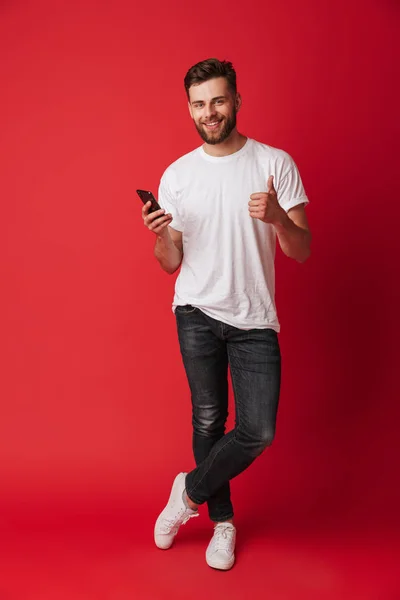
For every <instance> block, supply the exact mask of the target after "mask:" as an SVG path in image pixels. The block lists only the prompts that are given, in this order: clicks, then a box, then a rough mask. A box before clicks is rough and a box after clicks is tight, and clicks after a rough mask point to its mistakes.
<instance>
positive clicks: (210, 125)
mask: <svg viewBox="0 0 400 600" xmlns="http://www.w3.org/2000/svg"><path fill="white" fill-rule="evenodd" d="M218 123H219V121H214V122H213V123H206V125H207V127H212V126H213V125H218Z"/></svg>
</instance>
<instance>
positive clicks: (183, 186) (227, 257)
mask: <svg viewBox="0 0 400 600" xmlns="http://www.w3.org/2000/svg"><path fill="white" fill-rule="evenodd" d="M270 175H273V176H274V187H275V189H276V191H277V195H278V201H279V203H280V204H281V206H282V207H283V208H284V209H285V210H286V211H288V210H289V209H290V208H293V207H294V206H296V205H298V204H302V203H304V204H307V203H308V199H307V196H306V194H305V191H304V188H303V184H302V182H301V178H300V174H299V172H298V170H297V167H296V165H295V163H294V161H293V159H292V158H291V157H290V156H289V155H288V154H287V153H286V152H284V151H283V150H278V149H276V148H272V147H271V146H267V145H265V144H261V143H260V142H257V141H255V140H252V139H250V138H248V139H247V141H246V143H245V145H244V146H243V147H242V148H241V149H240V150H239V151H238V152H235V153H234V154H230V155H228V156H222V157H215V156H210V155H208V154H206V152H205V151H204V149H203V147H202V146H200V147H199V148H196V150H193V151H192V152H189V153H188V154H185V155H184V156H182V157H181V158H179V159H178V160H177V161H175V162H174V163H172V165H170V166H169V167H168V168H167V169H166V171H165V172H164V174H163V176H162V178H161V182H160V188H159V194H158V197H159V203H160V205H161V206H162V207H163V208H165V210H166V211H167V212H169V213H171V214H172V217H173V220H172V222H171V227H173V228H174V229H176V230H177V231H181V232H182V240H183V259H182V264H181V270H180V273H179V276H178V278H177V280H176V285H175V296H174V300H173V304H172V309H173V311H175V307H176V306H179V305H185V304H191V305H192V306H195V307H198V308H199V309H200V310H202V311H203V312H204V313H205V314H206V315H209V316H210V317H213V318H214V319H218V320H219V321H222V322H223V323H227V324H228V325H233V326H234V327H238V328H239V329H253V328H254V329H265V328H272V329H274V330H275V331H279V329H280V326H279V321H278V317H277V312H276V307H275V270H274V259H275V247H276V232H275V228H274V227H273V226H272V225H270V224H267V223H264V222H262V221H260V220H259V219H254V218H252V217H250V215H249V209H248V202H249V200H250V195H251V194H253V193H255V192H266V191H267V181H268V177H269V176H270Z"/></svg>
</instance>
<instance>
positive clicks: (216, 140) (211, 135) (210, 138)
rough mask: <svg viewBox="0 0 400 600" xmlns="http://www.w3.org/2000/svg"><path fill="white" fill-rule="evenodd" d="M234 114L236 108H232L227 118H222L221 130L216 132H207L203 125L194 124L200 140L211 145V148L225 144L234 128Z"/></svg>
mask: <svg viewBox="0 0 400 600" xmlns="http://www.w3.org/2000/svg"><path fill="white" fill-rule="evenodd" d="M236 112H237V111H236V108H234V109H233V111H232V114H230V115H229V116H228V117H222V125H221V129H220V130H219V131H218V132H217V131H216V132H213V131H207V130H206V129H205V128H204V125H200V124H199V125H198V124H197V123H196V122H195V123H194V124H195V127H196V129H197V132H198V134H199V135H200V137H201V139H202V140H204V141H205V142H206V144H211V145H213V146H214V145H215V144H221V143H222V142H225V140H226V139H228V137H229V136H230V135H231V133H232V131H233V130H234V129H235V127H236Z"/></svg>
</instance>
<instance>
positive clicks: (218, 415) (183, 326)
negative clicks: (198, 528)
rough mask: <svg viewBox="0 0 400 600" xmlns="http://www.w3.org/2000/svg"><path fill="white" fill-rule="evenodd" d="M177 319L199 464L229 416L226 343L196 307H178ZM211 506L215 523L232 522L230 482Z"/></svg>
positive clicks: (214, 496) (215, 495) (213, 496)
mask: <svg viewBox="0 0 400 600" xmlns="http://www.w3.org/2000/svg"><path fill="white" fill-rule="evenodd" d="M176 320H177V327H178V337H179V343H180V348H181V354H182V358H183V363H184V366H185V370H186V375H187V379H188V382H189V386H190V390H191V394H192V408H193V413H192V415H193V416H192V423H193V453H194V457H195V461H196V464H197V465H199V464H201V463H202V462H203V461H204V460H205V459H206V458H207V456H208V455H209V453H210V451H211V449H212V448H213V446H214V445H215V443H216V442H218V440H220V439H221V438H222V437H223V435H224V433H225V423H226V419H227V416H228V381H227V368H228V357H227V349H226V342H225V341H223V340H221V339H220V338H219V337H218V328H217V327H213V325H214V324H213V322H212V321H210V320H209V319H206V318H205V316H204V314H203V313H202V312H201V311H200V310H198V309H196V308H193V307H191V306H185V307H177V309H176ZM215 323H218V322H216V321H215ZM207 503H208V512H209V516H210V519H211V520H212V521H215V522H223V521H228V520H230V519H232V517H233V507H232V503H231V499H230V486H229V482H228V481H227V482H226V483H224V484H223V485H221V486H218V487H216V488H215V489H214V492H213V493H212V494H211V495H210V496H209V498H208V499H207Z"/></svg>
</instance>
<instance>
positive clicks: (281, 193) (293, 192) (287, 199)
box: [275, 158, 309, 212]
mask: <svg viewBox="0 0 400 600" xmlns="http://www.w3.org/2000/svg"><path fill="white" fill-rule="evenodd" d="M275 189H276V191H277V195H278V201H279V204H280V205H281V206H282V208H283V209H285V211H286V212H287V211H288V210H290V209H291V208H293V207H294V206H297V205H298V204H308V202H309V200H308V198H307V196H306V192H305V190H304V187H303V183H302V181H301V177H300V173H299V171H298V168H297V166H296V164H295V162H294V161H293V159H292V158H290V162H289V170H288V171H286V174H284V175H283V176H282V178H281V179H280V180H279V184H278V188H275Z"/></svg>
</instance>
